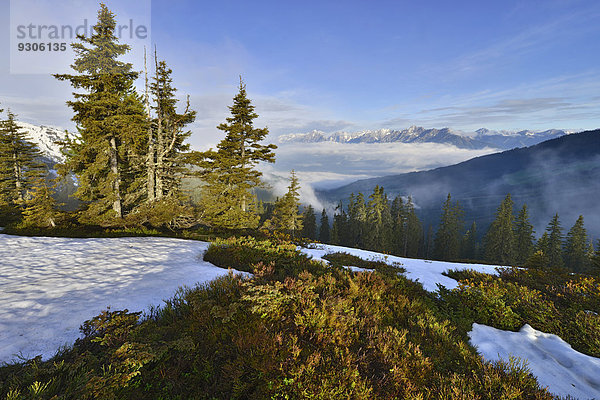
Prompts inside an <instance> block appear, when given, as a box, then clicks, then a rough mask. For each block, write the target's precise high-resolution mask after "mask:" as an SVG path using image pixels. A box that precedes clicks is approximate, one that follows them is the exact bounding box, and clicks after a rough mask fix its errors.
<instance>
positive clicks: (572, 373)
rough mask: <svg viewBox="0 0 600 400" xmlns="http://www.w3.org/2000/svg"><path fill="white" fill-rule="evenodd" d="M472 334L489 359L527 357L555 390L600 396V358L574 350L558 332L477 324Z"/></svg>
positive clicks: (584, 396) (544, 383)
mask: <svg viewBox="0 0 600 400" xmlns="http://www.w3.org/2000/svg"><path fill="white" fill-rule="evenodd" d="M469 337H470V339H471V344H472V345H473V346H475V347H477V351H478V352H479V353H480V354H481V355H482V356H483V358H484V359H485V360H486V361H496V360H499V359H502V360H504V361H508V360H509V357H510V356H514V357H520V358H521V359H522V360H527V364H528V366H529V369H530V370H531V372H532V373H533V374H534V375H535V376H536V377H537V379H538V381H539V382H540V384H541V385H542V386H547V387H548V390H549V391H550V392H552V393H554V394H557V395H559V396H567V395H571V396H574V397H576V398H579V399H589V398H600V358H596V357H591V356H588V355H585V354H582V353H580V352H578V351H575V350H573V348H572V347H571V345H569V344H568V343H567V342H565V341H564V340H562V339H561V338H560V337H558V336H556V335H552V334H549V333H544V332H541V331H538V330H535V329H533V328H532V327H531V326H529V325H527V324H525V325H524V326H523V328H521V330H520V331H519V332H510V331H503V330H500V329H496V328H492V327H489V326H486V325H480V324H473V330H472V331H471V332H469Z"/></svg>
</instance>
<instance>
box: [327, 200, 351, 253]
mask: <svg viewBox="0 0 600 400" xmlns="http://www.w3.org/2000/svg"><path fill="white" fill-rule="evenodd" d="M330 236H331V237H330V241H331V243H333V244H337V245H342V246H350V245H351V244H350V236H349V231H348V214H346V210H345V209H344V203H343V202H342V201H340V202H339V204H338V206H337V207H336V209H335V213H334V214H333V224H332V225H331V232H330Z"/></svg>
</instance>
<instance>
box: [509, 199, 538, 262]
mask: <svg viewBox="0 0 600 400" xmlns="http://www.w3.org/2000/svg"><path fill="white" fill-rule="evenodd" d="M534 240H535V236H534V230H533V225H531V223H530V222H529V212H528V210H527V204H523V207H522V208H521V210H520V211H519V215H517V219H516V220H515V253H514V254H515V259H514V261H515V264H517V265H524V264H525V262H526V261H527V260H528V259H529V257H531V256H532V255H533V252H534V245H533V243H534Z"/></svg>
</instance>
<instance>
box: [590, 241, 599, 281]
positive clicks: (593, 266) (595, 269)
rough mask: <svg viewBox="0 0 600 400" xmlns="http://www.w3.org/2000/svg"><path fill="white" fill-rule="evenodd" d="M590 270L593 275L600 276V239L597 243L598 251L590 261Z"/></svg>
mask: <svg viewBox="0 0 600 400" xmlns="http://www.w3.org/2000/svg"><path fill="white" fill-rule="evenodd" d="M590 270H591V271H592V273H594V274H597V275H600V239H599V240H598V242H597V243H596V251H595V252H594V255H593V256H592V257H591V259H590Z"/></svg>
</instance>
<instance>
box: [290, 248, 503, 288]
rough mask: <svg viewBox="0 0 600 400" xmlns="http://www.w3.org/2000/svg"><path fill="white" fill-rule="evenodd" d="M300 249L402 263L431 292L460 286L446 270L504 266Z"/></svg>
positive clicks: (315, 253) (491, 270)
mask: <svg viewBox="0 0 600 400" xmlns="http://www.w3.org/2000/svg"><path fill="white" fill-rule="evenodd" d="M300 251H302V252H303V253H304V254H307V255H309V256H311V257H312V258H313V259H315V260H323V256H324V255H325V254H330V253H338V252H341V253H348V254H351V255H353V256H356V257H360V258H362V259H363V260H375V261H383V262H386V263H388V264H393V263H398V264H402V267H403V268H405V269H406V273H405V275H406V277H407V278H409V279H412V280H414V281H418V282H420V283H421V284H423V288H424V289H425V290H427V291H430V292H435V291H437V290H438V287H437V285H438V284H440V285H442V286H444V287H446V288H447V289H454V288H455V287H457V286H458V282H457V281H456V280H454V279H452V278H449V277H447V276H445V275H442V273H443V272H446V271H448V270H450V269H456V270H463V269H473V270H475V271H478V272H483V273H486V274H492V275H496V274H497V271H496V268H502V267H499V266H494V265H482V264H459V263H451V262H445V261H429V260H417V259H414V258H404V257H397V256H389V255H385V254H381V253H376V252H373V251H367V250H360V249H353V248H350V247H342V246H333V245H325V244H318V245H315V246H314V248H311V249H307V248H301V249H300Z"/></svg>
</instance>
